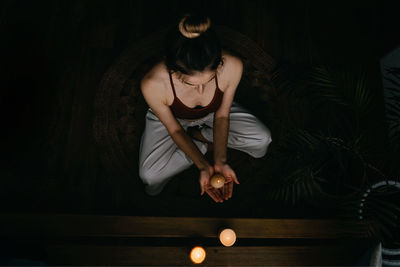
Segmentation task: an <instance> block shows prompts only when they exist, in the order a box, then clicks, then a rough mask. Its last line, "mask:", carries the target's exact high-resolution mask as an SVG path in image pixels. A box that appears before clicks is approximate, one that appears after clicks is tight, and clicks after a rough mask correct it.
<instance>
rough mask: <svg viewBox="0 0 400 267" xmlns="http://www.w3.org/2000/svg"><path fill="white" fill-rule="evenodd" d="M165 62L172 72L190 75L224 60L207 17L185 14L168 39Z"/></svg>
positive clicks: (214, 67) (213, 67) (211, 67)
mask: <svg viewBox="0 0 400 267" xmlns="http://www.w3.org/2000/svg"><path fill="white" fill-rule="evenodd" d="M165 59H166V60H165V61H166V65H167V68H168V69H169V70H170V71H179V72H181V73H183V74H191V73H192V72H194V71H203V70H205V69H207V68H209V69H211V70H216V69H217V68H218V66H219V64H220V63H221V61H222V60H221V44H220V42H219V39H218V37H217V34H216V32H215V31H214V28H213V27H212V25H211V21H210V19H209V18H208V17H205V16H199V15H185V16H184V17H183V18H182V19H181V20H180V21H179V23H178V25H175V26H174V27H172V28H171V29H170V30H169V31H168V33H167V35H166V38H165Z"/></svg>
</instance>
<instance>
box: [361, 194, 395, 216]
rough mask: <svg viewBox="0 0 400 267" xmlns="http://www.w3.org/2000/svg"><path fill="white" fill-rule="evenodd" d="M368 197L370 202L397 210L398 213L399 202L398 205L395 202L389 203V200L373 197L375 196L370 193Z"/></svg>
mask: <svg viewBox="0 0 400 267" xmlns="http://www.w3.org/2000/svg"><path fill="white" fill-rule="evenodd" d="M368 198H369V200H370V201H371V202H376V203H379V204H380V205H381V206H384V207H386V208H388V209H391V210H395V211H397V212H398V213H400V204H399V205H396V204H394V203H391V202H389V201H385V200H383V199H382V197H375V196H372V195H371V196H369V197H368Z"/></svg>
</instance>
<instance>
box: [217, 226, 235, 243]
mask: <svg viewBox="0 0 400 267" xmlns="http://www.w3.org/2000/svg"><path fill="white" fill-rule="evenodd" d="M219 241H221V243H222V245H224V246H226V247H230V246H232V245H233V244H235V242H236V233H235V231H233V230H232V229H229V228H227V229H224V230H222V231H221V232H220V234H219Z"/></svg>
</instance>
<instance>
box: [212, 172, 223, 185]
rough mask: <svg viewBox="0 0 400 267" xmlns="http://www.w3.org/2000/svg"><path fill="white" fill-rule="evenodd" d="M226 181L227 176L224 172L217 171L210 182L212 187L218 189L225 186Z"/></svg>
mask: <svg viewBox="0 0 400 267" xmlns="http://www.w3.org/2000/svg"><path fill="white" fill-rule="evenodd" d="M224 183H225V177H224V176H223V175H222V174H219V173H217V174H214V175H213V176H211V179H210V184H211V186H212V187H214V188H216V189H218V188H221V187H223V186H224Z"/></svg>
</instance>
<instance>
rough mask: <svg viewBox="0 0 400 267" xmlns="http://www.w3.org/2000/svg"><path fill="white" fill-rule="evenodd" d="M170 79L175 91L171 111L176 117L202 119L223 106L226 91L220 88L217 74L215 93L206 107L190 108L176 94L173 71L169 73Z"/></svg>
mask: <svg viewBox="0 0 400 267" xmlns="http://www.w3.org/2000/svg"><path fill="white" fill-rule="evenodd" d="M169 79H170V82H171V87H172V91H173V93H174V102H172V104H171V105H170V106H169V107H170V108H171V111H172V113H173V114H174V115H175V117H176V118H179V119H187V120H196V119H200V118H203V117H205V116H207V115H208V114H209V113H212V112H215V111H217V109H218V108H219V107H220V106H221V103H222V97H223V96H224V92H222V91H221V89H219V86H218V79H217V75H215V85H216V89H215V94H214V97H213V99H212V100H211V102H210V104H208V105H207V106H205V107H201V106H197V107H195V108H190V107H188V106H186V105H185V104H183V103H182V101H180V100H179V98H178V97H177V96H176V92H175V86H174V82H173V81H172V76H171V73H169Z"/></svg>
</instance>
